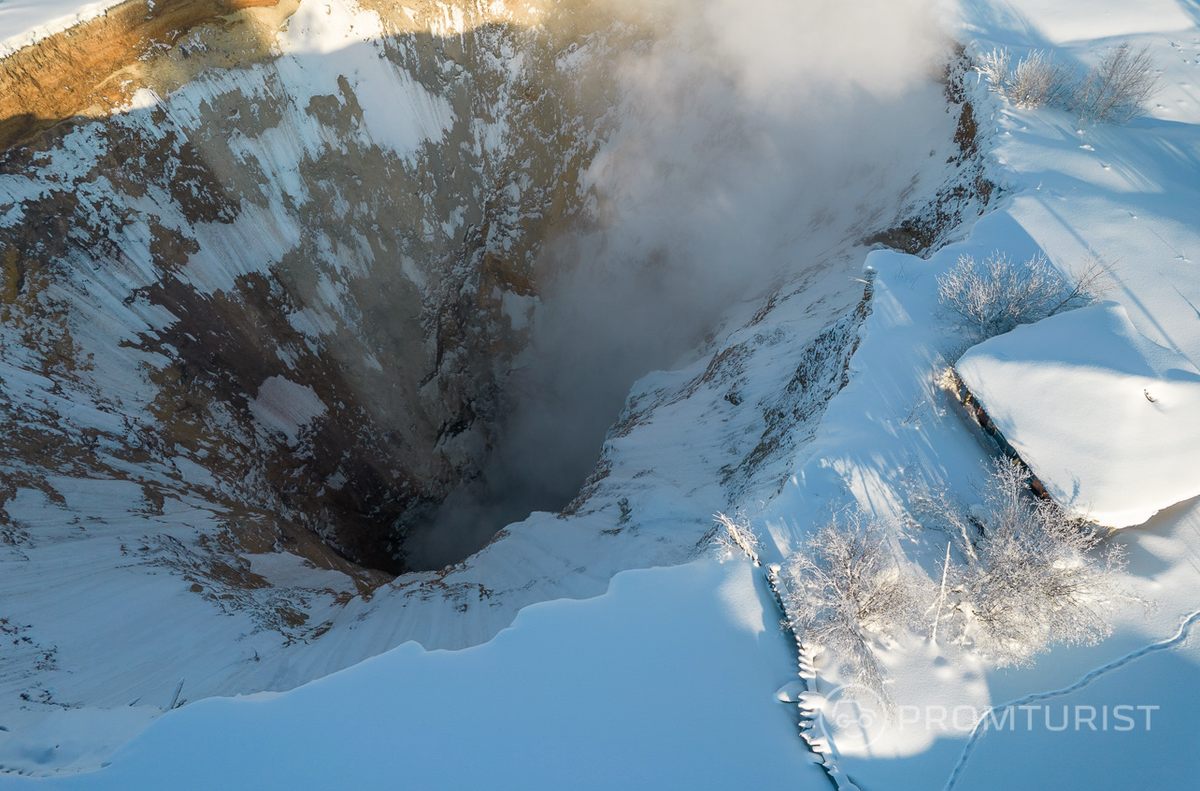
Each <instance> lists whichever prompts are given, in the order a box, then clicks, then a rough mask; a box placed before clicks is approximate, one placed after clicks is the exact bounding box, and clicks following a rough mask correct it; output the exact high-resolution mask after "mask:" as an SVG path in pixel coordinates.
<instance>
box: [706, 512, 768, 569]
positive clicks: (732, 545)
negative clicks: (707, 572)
mask: <svg viewBox="0 0 1200 791" xmlns="http://www.w3.org/2000/svg"><path fill="white" fill-rule="evenodd" d="M713 519H714V520H715V521H716V523H717V533H716V535H715V536H714V537H713V543H714V544H716V546H717V548H718V550H719V551H720V552H721V554H723V555H724V556H726V557H737V556H738V555H745V556H746V557H748V558H750V560H752V561H754V563H755V565H757V564H758V563H759V560H758V550H759V549H761V548H762V541H761V540H760V539H759V537H758V534H757V533H755V532H754V528H752V527H751V526H750V520H749V519H747V518H746V517H745V515H744V514H742V513H737V514H734V515H733V517H728V516H726V515H725V514H723V513H720V512H718V513H715V514H713Z"/></svg>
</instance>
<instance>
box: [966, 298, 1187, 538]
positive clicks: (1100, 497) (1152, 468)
mask: <svg viewBox="0 0 1200 791" xmlns="http://www.w3.org/2000/svg"><path fill="white" fill-rule="evenodd" d="M955 369H956V370H957V371H958V373H959V375H960V376H961V377H962V379H963V382H964V383H965V384H966V385H967V387H968V388H970V391H971V393H973V394H974V395H975V397H977V398H978V399H979V400H980V402H981V403H982V404H983V405H984V407H985V408H986V409H987V413H988V417H989V418H991V420H992V421H993V422H994V423H995V425H996V427H997V428H998V429H999V430H1000V432H1001V433H1002V434H1003V436H1004V438H1005V439H1006V440H1007V441H1008V442H1009V443H1010V444H1011V445H1012V446H1013V448H1014V449H1015V450H1016V451H1017V453H1018V454H1019V455H1020V457H1021V459H1022V460H1023V461H1024V462H1025V463H1026V464H1028V465H1029V467H1030V469H1031V470H1033V473H1034V474H1035V475H1037V476H1038V479H1039V480H1040V481H1041V482H1042V484H1043V485H1044V486H1045V487H1046V490H1047V492H1048V493H1049V494H1050V496H1051V497H1053V498H1054V499H1055V501H1056V502H1058V503H1060V504H1062V505H1064V506H1066V507H1068V508H1070V509H1072V511H1073V512H1075V513H1076V514H1077V515H1078V516H1080V517H1082V518H1085V519H1089V520H1091V521H1094V522H1096V523H1097V524H1100V525H1104V526H1106V527H1129V526H1130V525H1140V524H1141V523H1143V522H1145V521H1146V520H1147V519H1149V518H1150V517H1151V516H1153V515H1154V514H1156V513H1157V512H1159V511H1161V510H1162V509H1163V508H1167V507H1169V506H1172V505H1175V504H1176V503H1178V502H1181V501H1183V500H1190V499H1191V498H1193V497H1195V496H1197V495H1200V475H1197V474H1196V470H1197V468H1200V456H1197V455H1196V454H1197V453H1200V421H1197V420H1196V419H1195V415H1196V414H1197V412H1200V371H1197V370H1196V366H1195V365H1193V364H1192V363H1191V362H1190V361H1189V360H1188V359H1187V358H1186V357H1184V356H1183V355H1182V354H1180V353H1178V352H1175V351H1172V350H1170V349H1166V348H1164V347H1162V346H1159V345H1158V344H1156V343H1154V342H1153V341H1151V340H1149V339H1148V338H1146V337H1145V336H1143V335H1142V334H1141V333H1140V332H1138V331H1137V328H1135V327H1134V326H1133V323H1132V322H1130V320H1129V316H1128V315H1127V314H1126V312H1125V309H1124V308H1123V307H1121V306H1120V305H1119V304H1116V303H1104V304H1100V305H1092V306H1089V307H1086V308H1082V309H1080V310H1075V311H1070V312H1068V313H1062V314H1059V315H1057V316H1053V317H1051V318H1048V319H1046V320H1045V321H1040V322H1038V323H1037V324H1033V325H1029V326H1024V327H1018V328H1017V329H1015V330H1013V331H1012V332H1009V333H1006V334H1004V335H1001V336H999V337H997V338H992V339H991V340H989V341H986V342H984V343H981V344H979V345H978V346H976V347H974V348H973V349H971V350H970V351H969V352H967V353H966V354H965V355H963V357H962V358H961V359H960V360H959V361H958V363H957V364H956V365H955Z"/></svg>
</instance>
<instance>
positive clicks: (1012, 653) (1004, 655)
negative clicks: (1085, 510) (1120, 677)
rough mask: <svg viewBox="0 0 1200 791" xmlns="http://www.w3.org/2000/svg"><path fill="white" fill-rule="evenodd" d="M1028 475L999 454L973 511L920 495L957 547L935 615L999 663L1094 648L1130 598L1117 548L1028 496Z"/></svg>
mask: <svg viewBox="0 0 1200 791" xmlns="http://www.w3.org/2000/svg"><path fill="white" fill-rule="evenodd" d="M1028 483H1029V473H1028V471H1026V470H1025V469H1024V468H1023V467H1022V466H1020V465H1018V464H1015V463H1012V462H1009V461H1008V460H1003V461H1000V462H998V463H997V465H996V467H995V470H994V471H993V473H992V474H991V475H990V476H989V478H988V481H987V485H986V487H985V490H984V502H983V504H982V506H981V507H979V508H977V509H975V510H974V512H973V513H971V514H969V515H966V514H963V513H955V512H954V511H955V510H956V509H957V508H959V507H960V506H958V505H957V504H956V503H955V501H953V500H952V499H951V498H939V497H928V498H926V499H925V500H924V501H923V503H922V505H921V506H920V507H922V508H925V509H928V511H929V515H928V516H927V517H926V518H931V517H932V518H934V519H937V518H940V519H941V520H942V524H944V525H947V526H951V529H950V530H948V531H947V532H948V533H949V535H950V536H951V537H952V541H953V542H954V543H955V545H956V546H957V547H958V549H959V550H960V551H959V553H958V559H957V560H951V559H950V556H949V554H948V555H947V560H946V565H947V568H945V569H944V571H943V578H944V580H945V583H944V587H943V590H942V593H941V595H940V596H939V601H938V602H937V603H938V604H940V605H941V606H939V607H938V609H939V617H940V614H941V612H942V611H944V612H945V613H946V615H947V618H945V619H943V621H942V623H943V625H944V627H948V628H950V629H951V630H952V631H953V632H954V633H955V634H956V635H957V639H958V641H959V642H960V643H963V644H967V645H971V646H973V647H974V648H975V649H976V650H978V651H979V652H980V653H981V654H984V655H985V656H987V657H989V658H990V659H991V660H992V661H993V662H994V663H995V664H997V665H999V666H1002V667H1003V666H1008V665H1018V666H1019V665H1027V664H1030V663H1031V662H1032V660H1033V657H1034V656H1036V655H1037V654H1039V653H1041V652H1043V651H1046V650H1048V649H1049V648H1050V646H1052V645H1054V644H1057V643H1065V644H1081V643H1082V644H1094V643H1096V642H1098V641H1099V640H1101V639H1103V638H1104V637H1106V636H1108V635H1109V634H1110V633H1111V631H1112V621H1111V619H1112V610H1113V608H1114V606H1115V605H1116V604H1117V603H1119V602H1121V601H1129V600H1131V599H1132V598H1133V597H1131V596H1130V595H1129V594H1127V593H1126V591H1125V590H1124V588H1123V586H1122V583H1121V574H1120V572H1121V570H1122V569H1123V568H1124V564H1125V558H1124V554H1123V551H1122V547H1120V546H1119V545H1117V544H1113V543H1108V542H1105V541H1104V540H1103V539H1104V534H1103V533H1102V532H1100V531H1099V530H1097V529H1094V528H1092V527H1089V526H1087V525H1084V524H1081V523H1080V522H1079V521H1078V520H1076V519H1074V518H1072V517H1070V516H1069V515H1068V514H1067V513H1066V512H1064V511H1063V510H1062V509H1061V508H1060V507H1059V506H1057V505H1056V504H1054V503H1052V502H1050V501H1047V500H1039V499H1037V498H1035V497H1034V496H1033V495H1032V494H1031V493H1030V491H1029V487H1028Z"/></svg>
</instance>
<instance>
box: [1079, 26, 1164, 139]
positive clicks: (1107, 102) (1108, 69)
mask: <svg viewBox="0 0 1200 791" xmlns="http://www.w3.org/2000/svg"><path fill="white" fill-rule="evenodd" d="M1157 86H1158V75H1157V74H1156V73H1155V72H1154V61H1153V59H1152V58H1151V57H1150V46H1149V45H1148V44H1147V45H1146V46H1144V47H1142V48H1141V49H1139V50H1134V49H1132V48H1131V46H1130V44H1129V42H1124V43H1122V44H1120V45H1119V46H1118V47H1117V48H1116V49H1114V50H1112V51H1111V52H1109V53H1108V54H1107V55H1105V56H1104V58H1103V59H1102V60H1101V61H1100V62H1099V63H1098V64H1096V65H1095V66H1094V67H1093V68H1092V69H1091V70H1090V71H1089V72H1088V73H1087V76H1086V77H1084V78H1083V80H1082V81H1081V82H1080V83H1078V85H1077V86H1076V87H1075V90H1074V92H1073V96H1072V98H1071V101H1070V109H1071V110H1072V111H1074V112H1077V113H1079V118H1080V120H1081V121H1097V122H1100V123H1113V124H1123V123H1126V122H1128V121H1131V120H1133V119H1134V118H1137V117H1138V116H1139V115H1142V114H1143V113H1145V112H1146V105H1147V103H1148V102H1149V100H1150V97H1151V96H1153V95H1154V91H1155V90H1156V89H1157Z"/></svg>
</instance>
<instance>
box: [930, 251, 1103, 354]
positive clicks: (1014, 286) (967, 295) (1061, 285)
mask: <svg viewBox="0 0 1200 791" xmlns="http://www.w3.org/2000/svg"><path fill="white" fill-rule="evenodd" d="M1107 274H1108V269H1107V267H1106V266H1105V265H1104V262H1103V261H1100V260H1099V259H1094V260H1093V261H1092V262H1091V263H1090V264H1089V265H1088V266H1087V267H1085V268H1084V270H1083V271H1082V272H1081V273H1080V275H1079V277H1078V278H1077V279H1076V280H1075V282H1074V283H1072V282H1071V281H1069V280H1067V278H1065V277H1064V276H1063V275H1062V273H1060V272H1059V271H1058V270H1057V269H1056V268H1054V266H1053V265H1051V264H1050V262H1049V261H1047V260H1046V257H1045V256H1044V255H1041V254H1040V253H1039V254H1038V255H1035V256H1034V257H1033V258H1031V259H1029V260H1028V261H1025V262H1023V263H1021V264H1017V263H1014V262H1013V261H1011V260H1010V259H1009V258H1008V256H1006V255H1005V254H1004V253H1002V252H1000V251H999V250H997V251H996V252H994V253H992V254H991V255H989V256H988V257H987V258H985V259H984V260H983V261H976V260H975V259H974V258H973V257H971V256H969V255H963V256H960V257H959V259H958V264H957V265H955V266H954V268H952V269H950V270H949V271H947V272H945V273H943V274H942V275H940V276H939V277H938V279H937V284H938V304H939V308H940V310H941V311H942V313H943V314H944V315H945V316H947V317H948V318H950V319H951V320H953V321H955V322H956V323H957V324H958V325H959V326H960V327H961V328H962V329H963V331H964V333H965V334H966V336H967V338H968V340H971V341H974V342H978V341H981V340H984V339H987V338H991V337H993V336H995V335H1000V334H1002V333H1005V332H1008V331H1009V330H1012V329H1013V328H1014V327H1017V326H1018V325H1020V324H1032V323H1033V322H1035V321H1041V320H1042V319H1044V318H1046V317H1048V316H1053V315H1054V314H1055V313H1059V312H1061V311H1063V310H1069V309H1071V308H1077V307H1082V306H1083V305H1086V304H1088V303H1090V302H1092V301H1093V300H1094V299H1096V298H1097V297H1098V296H1100V294H1101V293H1102V291H1103V286H1104V282H1103V278H1104V277H1105V276H1106V275H1107Z"/></svg>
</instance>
